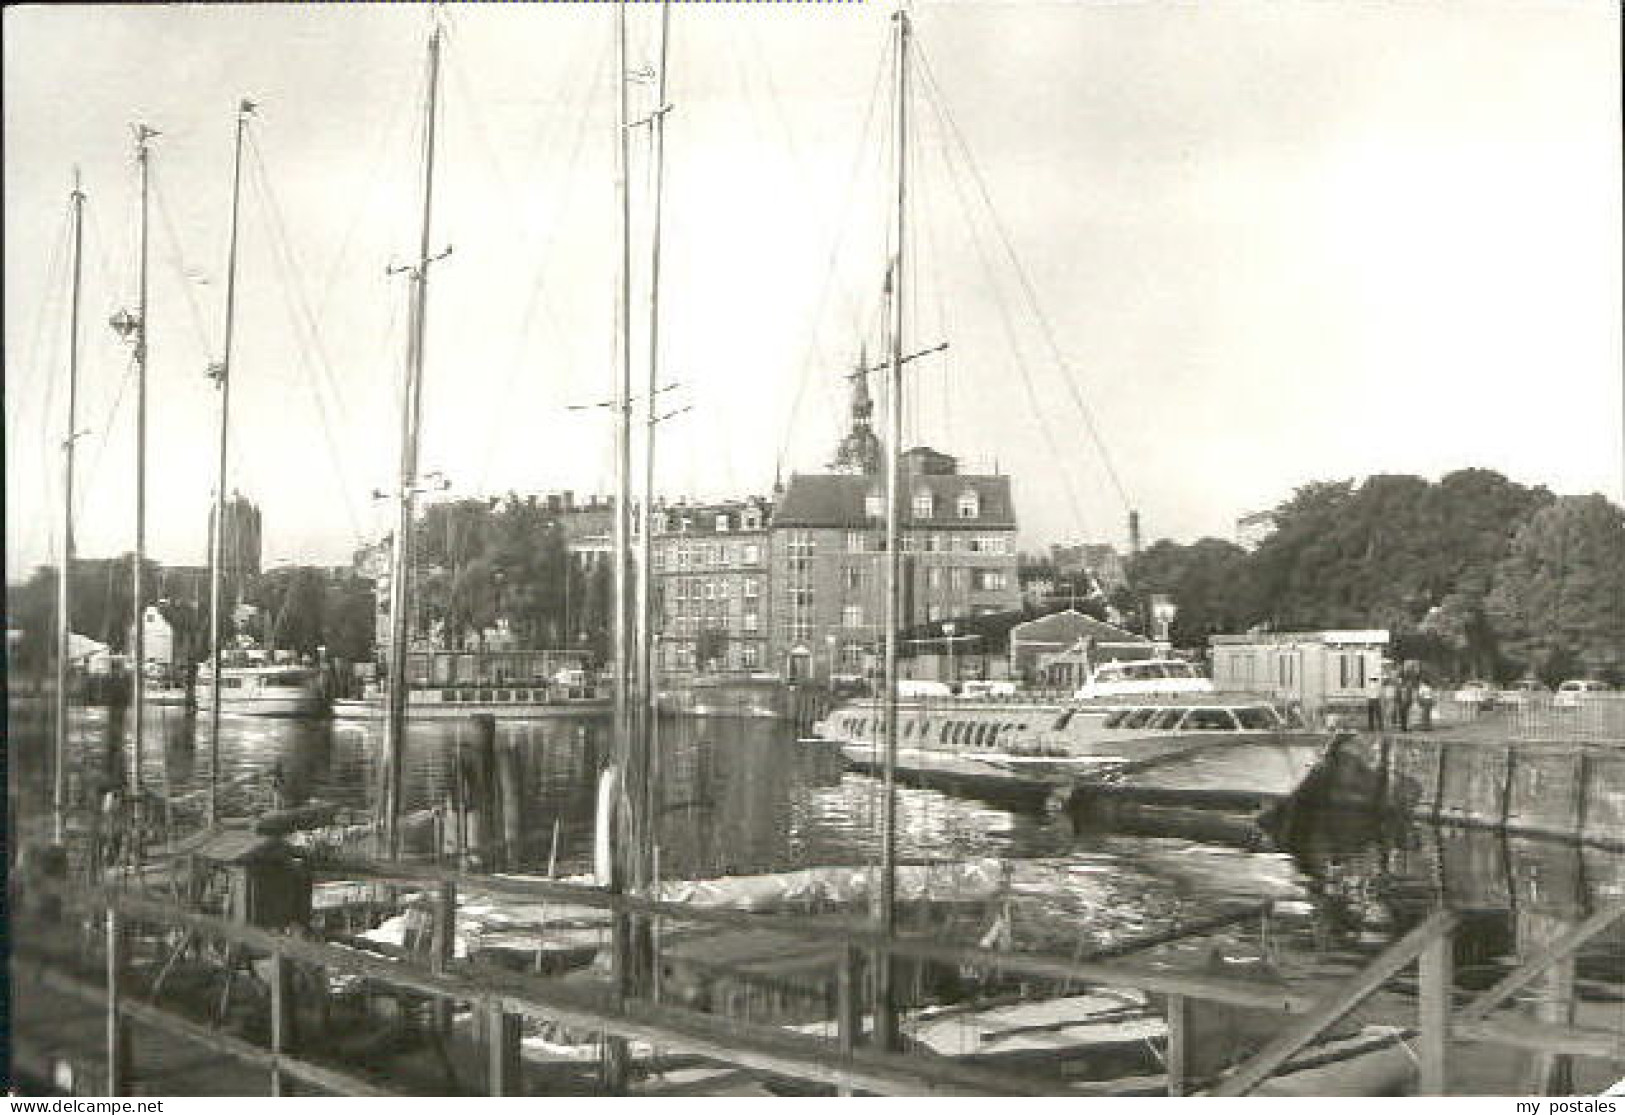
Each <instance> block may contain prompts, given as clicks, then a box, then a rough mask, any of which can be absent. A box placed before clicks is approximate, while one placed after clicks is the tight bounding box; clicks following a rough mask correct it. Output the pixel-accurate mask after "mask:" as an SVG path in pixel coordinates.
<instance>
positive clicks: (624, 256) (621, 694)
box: [614, 0, 634, 889]
mask: <svg viewBox="0 0 1625 1115" xmlns="http://www.w3.org/2000/svg"><path fill="white" fill-rule="evenodd" d="M615 74H616V82H615V88H616V100H615V106H616V117H615V119H616V137H615V189H616V198H617V202H618V205H619V207H620V270H619V274H618V276H617V289H616V301H615V329H616V333H615V343H616V346H617V349H618V352H617V359H618V362H617V368H616V377H615V394H614V398H615V528H614V534H615V567H614V574H615V577H614V579H615V694H614V696H615V755H616V766H617V767H618V768H619V771H620V776H621V779H622V786H621V793H620V794H619V795H618V796H619V797H620V798H621V800H622V802H623V803H624V801H625V800H626V798H625V794H626V791H627V786H626V779H627V776H628V772H629V770H630V766H631V759H632V755H633V741H632V697H633V683H632V677H631V673H632V668H633V665H634V660H633V657H632V654H631V644H632V638H633V636H632V630H631V627H632V615H631V609H630V608H629V607H628V603H629V602H628V599H627V594H628V591H629V590H630V588H631V584H630V572H631V571H630V569H629V566H630V564H631V546H632V316H631V301H632V198H631V181H630V167H629V165H628V164H629V162H630V157H631V152H630V150H629V124H628V121H627V103H626V101H627V97H626V82H627V74H626V4H625V0H620V2H619V3H617V4H616V6H615ZM628 821H629V818H628V817H627V816H626V810H625V809H624V808H623V809H617V824H616V828H617V830H618V832H617V836H618V837H619V836H621V835H623V834H625V833H626V827H625V826H626V825H627V823H628ZM627 845H628V842H627V841H626V840H621V839H618V840H617V848H616V855H615V860H616V865H617V870H616V875H617V876H618V878H617V879H616V880H615V886H616V888H617V889H624V888H625V887H626V886H628V885H629V883H630V879H629V878H628V875H629V873H630V872H629V863H630V861H629V860H628V859H627V856H628V854H629V853H630V851H631V849H630V848H629V847H628V846H627Z"/></svg>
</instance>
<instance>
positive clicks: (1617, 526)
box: [1485, 495, 1625, 682]
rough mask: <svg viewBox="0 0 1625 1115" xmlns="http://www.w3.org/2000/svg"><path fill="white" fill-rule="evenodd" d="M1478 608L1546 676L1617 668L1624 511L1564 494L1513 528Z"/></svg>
mask: <svg viewBox="0 0 1625 1115" xmlns="http://www.w3.org/2000/svg"><path fill="white" fill-rule="evenodd" d="M1485 606H1486V611H1487V612H1488V614H1489V615H1490V617H1491V618H1492V619H1493V621H1494V623H1495V625H1496V627H1497V629H1498V630H1499V631H1500V632H1501V635H1502V638H1503V639H1504V641H1505V643H1506V645H1507V647H1508V649H1509V650H1510V651H1511V652H1512V653H1513V654H1514V655H1515V656H1516V657H1518V658H1519V659H1521V660H1522V661H1523V662H1524V663H1526V664H1527V665H1528V667H1529V668H1531V669H1533V670H1535V671H1537V672H1538V673H1539V674H1540V675H1541V676H1542V677H1543V678H1544V679H1545V680H1546V681H1547V682H1556V681H1560V680H1562V677H1563V676H1564V675H1566V674H1572V673H1574V672H1577V669H1578V670H1584V671H1586V672H1589V673H1593V674H1597V675H1601V676H1607V677H1611V678H1614V679H1616V680H1617V679H1618V678H1619V677H1620V676H1621V675H1622V674H1625V512H1622V511H1621V510H1620V508H1618V507H1616V506H1615V505H1614V504H1612V503H1610V502H1609V501H1608V500H1607V499H1605V498H1604V497H1602V496H1600V495H1589V496H1569V497H1565V498H1562V499H1559V500H1557V501H1556V502H1554V503H1551V504H1549V505H1547V506H1545V507H1543V508H1541V509H1540V510H1539V511H1537V512H1535V514H1534V515H1533V516H1531V517H1530V518H1529V520H1528V521H1527V522H1526V523H1525V524H1524V525H1523V526H1522V527H1521V528H1520V529H1519V530H1518V533H1517V535H1516V536H1515V537H1514V538H1513V540H1512V546H1511V549H1510V552H1508V553H1507V555H1506V557H1505V558H1503V559H1502V560H1501V562H1500V563H1499V564H1498V565H1497V566H1496V569H1495V575H1494V585H1493V587H1492V589H1491V591H1490V593H1489V596H1488V598H1487V600H1486V605H1485Z"/></svg>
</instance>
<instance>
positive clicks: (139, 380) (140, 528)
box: [130, 124, 158, 836]
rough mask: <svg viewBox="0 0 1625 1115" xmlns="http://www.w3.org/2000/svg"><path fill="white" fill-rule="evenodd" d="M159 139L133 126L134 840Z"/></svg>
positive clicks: (143, 702) (142, 709) (141, 728)
mask: <svg viewBox="0 0 1625 1115" xmlns="http://www.w3.org/2000/svg"><path fill="white" fill-rule="evenodd" d="M157 134H158V133H157V132H155V131H153V130H152V129H151V128H149V127H147V126H146V125H145V124H137V125H136V129H135V157H136V164H137V166H139V167H140V168H141V232H140V240H141V242H140V256H139V258H138V259H137V263H136V275H137V279H136V309H135V318H136V320H135V562H134V568H133V569H132V570H131V577H130V581H131V591H130V618H131V624H132V628H133V631H132V634H131V639H130V644H131V647H130V650H131V655H130V657H131V662H132V663H133V665H134V667H135V670H134V675H133V677H132V679H131V686H132V687H133V688H132V701H131V705H132V708H133V710H134V712H135V730H134V732H133V733H132V735H131V745H130V786H131V789H132V790H133V791H134V800H135V809H134V817H135V820H136V826H135V827H136V833H137V835H138V836H139V834H140V832H141V824H140V821H141V816H142V813H143V810H144V805H145V803H144V801H143V795H142V792H141V760H142V753H143V751H144V743H145V740H146V724H145V721H146V715H145V714H146V708H147V685H146V664H147V634H146V624H145V623H144V622H143V591H142V590H143V585H142V580H143V577H142V574H143V572H144V570H145V568H146V564H147V209H148V206H147V181H148V173H147V171H148V166H147V156H148V149H147V141H148V140H149V139H151V138H152V137H153V136H155V135H157Z"/></svg>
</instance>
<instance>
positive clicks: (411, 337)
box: [383, 25, 440, 859]
mask: <svg viewBox="0 0 1625 1115" xmlns="http://www.w3.org/2000/svg"><path fill="white" fill-rule="evenodd" d="M439 96H440V28H439V26H438V25H436V27H435V28H434V30H433V31H432V32H431V33H430V35H429V90H428V100H427V103H426V105H425V107H424V113H425V120H424V130H423V206H422V217H421V225H420V228H419V235H418V258H417V263H416V264H415V265H413V266H411V267H409V268H406V269H405V270H406V273H407V277H408V280H409V281H410V283H411V288H410V292H409V293H410V297H411V323H410V331H409V333H408V339H407V347H406V391H405V393H404V398H403V405H402V408H401V472H400V507H399V510H400V515H399V518H398V519H397V521H396V524H395V539H394V545H393V548H392V549H393V560H392V561H391V563H390V579H389V619H390V646H389V690H388V702H389V706H388V720H387V722H386V724H385V733H386V734H385V737H384V754H385V778H384V802H383V821H384V824H383V845H384V851H385V853H386V854H387V855H388V856H389V857H390V858H391V859H393V858H395V857H396V856H398V855H399V854H400V814H401V786H402V781H403V776H404V774H403V772H404V769H405V765H406V710H407V689H406V656H407V651H408V649H409V647H408V644H409V641H410V638H411V626H410V623H409V622H408V618H409V617H408V615H407V601H408V600H409V599H410V597H409V585H408V582H409V581H410V579H411V576H412V529H413V520H414V518H415V513H416V505H417V485H418V436H419V432H420V429H421V427H422V417H423V340H424V327H425V324H426V322H427V319H428V308H429V305H428V296H429V267H430V265H431V264H432V263H433V262H434V260H433V259H432V258H431V257H430V255H429V252H430V239H429V238H430V235H431V232H432V229H433V217H434V151H435V121H436V115H437V112H436V110H437V108H438V105H439Z"/></svg>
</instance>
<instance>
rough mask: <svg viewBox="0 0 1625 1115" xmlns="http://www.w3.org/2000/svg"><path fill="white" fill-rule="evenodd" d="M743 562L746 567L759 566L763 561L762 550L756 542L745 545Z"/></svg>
mask: <svg viewBox="0 0 1625 1115" xmlns="http://www.w3.org/2000/svg"><path fill="white" fill-rule="evenodd" d="M742 560H743V561H744V563H745V564H746V565H757V564H759V563H760V562H761V560H762V548H761V547H760V546H758V545H757V544H756V543H754V542H747V543H745V549H744V552H743V555H742Z"/></svg>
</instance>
